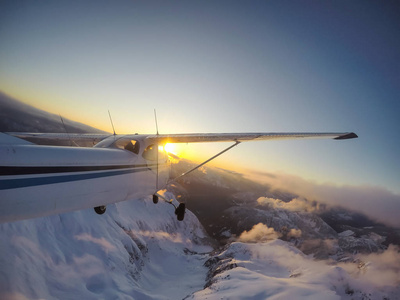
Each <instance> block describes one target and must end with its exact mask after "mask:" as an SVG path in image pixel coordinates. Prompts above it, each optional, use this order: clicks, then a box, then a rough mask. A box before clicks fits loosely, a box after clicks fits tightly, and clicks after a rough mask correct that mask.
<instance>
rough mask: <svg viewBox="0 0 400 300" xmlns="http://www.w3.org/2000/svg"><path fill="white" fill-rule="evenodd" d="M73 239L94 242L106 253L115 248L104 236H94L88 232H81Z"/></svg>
mask: <svg viewBox="0 0 400 300" xmlns="http://www.w3.org/2000/svg"><path fill="white" fill-rule="evenodd" d="M75 239H77V240H78V241H87V242H92V243H95V244H97V245H99V246H101V248H103V250H104V251H105V252H106V253H108V252H110V251H113V250H116V248H115V246H114V245H112V244H111V243H110V242H109V241H107V240H106V239H105V238H95V237H93V236H91V235H90V234H88V233H82V234H80V235H76V236H75Z"/></svg>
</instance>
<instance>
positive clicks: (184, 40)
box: [0, 1, 400, 193]
mask: <svg viewBox="0 0 400 300" xmlns="http://www.w3.org/2000/svg"><path fill="white" fill-rule="evenodd" d="M399 32H400V5H399V4H398V2H396V1H384V2H378V1H323V2H322V1H321V2H317V1H293V2H292V1H216V2H211V1H210V2H204V1H190V2H189V1H186V2H184V1H180V2H179V1H1V2H0V41H1V42H0V66H1V67H0V90H2V91H3V92H5V93H7V94H9V95H11V96H14V97H16V98H18V99H20V100H22V101H24V102H26V103H29V104H32V105H34V106H36V107H38V108H42V109H45V110H48V111H50V112H53V113H57V114H58V113H59V114H61V115H63V116H64V117H66V118H70V119H73V120H76V121H81V122H84V123H87V124H89V125H93V126H96V127H99V128H101V129H105V130H108V131H111V126H110V123H109V120H108V114H107V110H110V111H111V113H112V115H113V121H114V125H115V126H116V130H117V133H118V132H120V133H122V132H125V133H132V132H139V133H153V132H154V131H155V125H154V119H153V109H154V108H156V109H157V114H158V119H159V120H158V121H159V122H158V123H159V127H160V132H161V133H174V132H181V133H183V132H251V131H265V132H271V131H335V132H337V131H354V132H356V133H357V134H358V135H359V139H357V140H350V141H341V142H338V141H330V140H318V141H314V140H313V141H284V142H263V143H261V142H260V143H248V144H242V145H240V146H239V147H237V148H235V149H233V150H231V152H229V153H227V154H226V155H225V156H224V157H222V158H221V159H219V162H220V163H221V164H228V163H229V164H230V166H231V168H232V169H233V168H234V166H237V168H238V170H244V169H254V170H258V171H266V172H285V173H289V174H295V175H298V176H302V177H304V178H306V179H310V180H314V181H317V182H331V183H334V184H338V185H342V184H350V185H377V186H381V187H384V188H387V189H389V190H391V191H393V192H395V193H400V159H399V153H400V141H399V137H400V135H399V129H400V121H399V119H400V118H399V113H400V103H399V96H400V63H399V62H400V38H399V34H398V33H399ZM226 146H227V145H226V144H219V145H212V146H210V145H207V146H203V145H189V146H183V147H182V148H181V149H180V151H181V152H182V153H186V154H188V155H189V154H191V153H192V152H193V151H197V152H198V153H200V154H201V156H202V158H203V157H206V156H207V155H213V154H214V153H215V152H217V151H219V150H222V149H223V148H224V147H226Z"/></svg>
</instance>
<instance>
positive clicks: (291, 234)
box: [287, 228, 301, 238]
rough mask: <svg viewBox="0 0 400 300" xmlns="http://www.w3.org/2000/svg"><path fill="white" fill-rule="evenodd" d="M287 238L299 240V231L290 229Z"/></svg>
mask: <svg viewBox="0 0 400 300" xmlns="http://www.w3.org/2000/svg"><path fill="white" fill-rule="evenodd" d="M287 237H293V238H299V237H301V230H300V229H295V228H292V229H290V231H289V233H288V234H287Z"/></svg>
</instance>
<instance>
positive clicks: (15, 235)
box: [0, 195, 212, 299]
mask: <svg viewBox="0 0 400 300" xmlns="http://www.w3.org/2000/svg"><path fill="white" fill-rule="evenodd" d="M167 196H169V195H167ZM0 240H1V247H0V266H1V268H0V299H25V298H27V299H182V298H184V297H185V296H187V295H189V294H191V293H193V292H195V291H197V290H199V289H203V286H204V284H205V279H206V274H207V271H208V269H207V268H206V267H205V266H204V262H205V260H206V256H205V255H204V254H201V253H204V252H209V251H211V250H212V248H211V247H210V246H207V245H209V240H208V239H207V237H206V235H205V233H204V231H203V229H202V226H201V225H200V223H199V221H198V220H197V218H196V217H195V216H194V215H193V214H192V213H190V212H187V214H186V216H185V220H184V221H183V222H178V221H177V220H176V216H175V214H174V208H173V207H172V205H169V204H167V203H165V202H160V203H159V204H157V205H155V204H153V202H152V200H151V198H146V199H141V200H134V201H127V202H122V203H119V204H116V205H110V206H108V207H107V212H106V213H105V214H104V215H101V216H100V215H97V214H96V213H95V212H94V211H93V210H84V211H78V212H74V213H68V214H63V215H57V216H51V217H46V218H40V219H34V220H29V221H21V222H15V223H9V224H2V225H0Z"/></svg>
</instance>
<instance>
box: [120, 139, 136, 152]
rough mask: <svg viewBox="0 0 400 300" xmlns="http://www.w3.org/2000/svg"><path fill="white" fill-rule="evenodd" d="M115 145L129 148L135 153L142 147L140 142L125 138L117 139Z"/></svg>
mask: <svg viewBox="0 0 400 300" xmlns="http://www.w3.org/2000/svg"><path fill="white" fill-rule="evenodd" d="M115 147H117V148H120V149H125V150H128V151H130V152H132V153H135V154H138V153H139V149H140V146H139V143H138V142H137V141H135V140H130V141H127V140H123V139H121V140H118V141H116V142H115Z"/></svg>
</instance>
